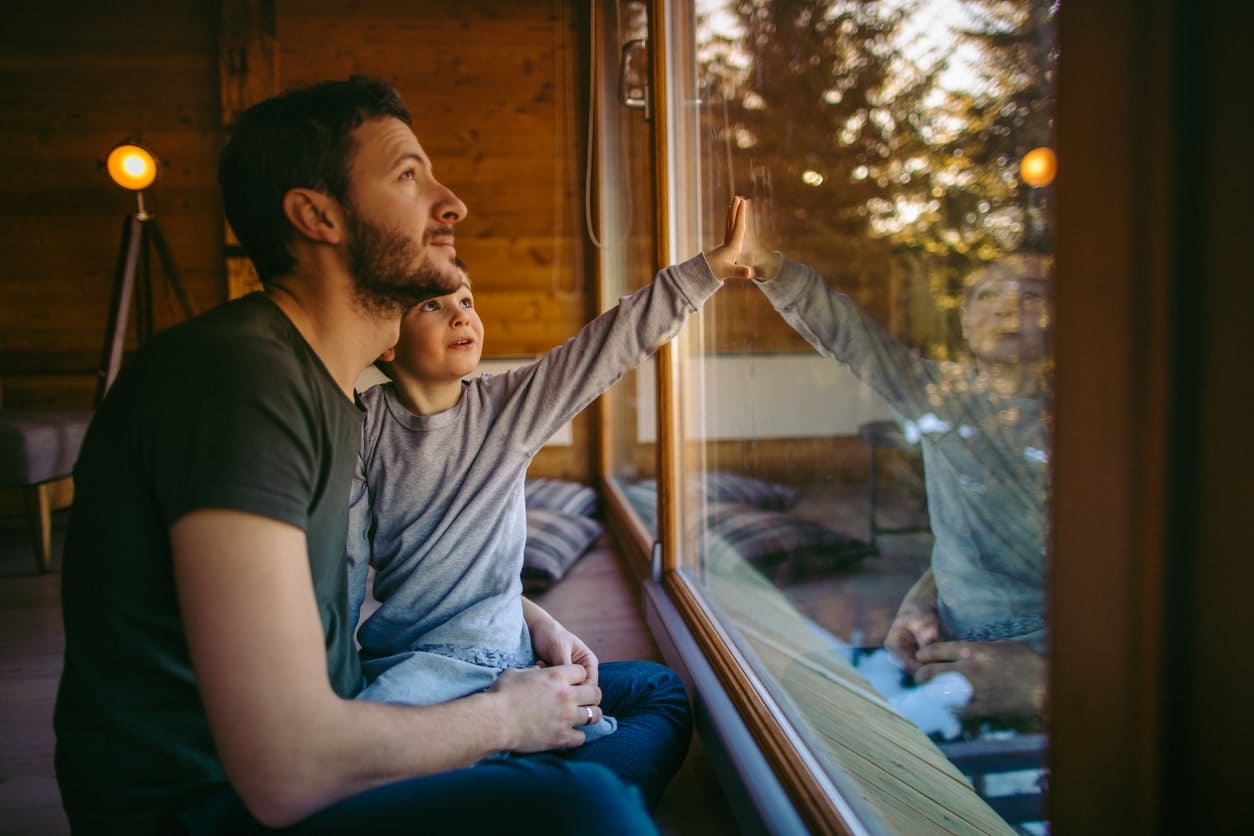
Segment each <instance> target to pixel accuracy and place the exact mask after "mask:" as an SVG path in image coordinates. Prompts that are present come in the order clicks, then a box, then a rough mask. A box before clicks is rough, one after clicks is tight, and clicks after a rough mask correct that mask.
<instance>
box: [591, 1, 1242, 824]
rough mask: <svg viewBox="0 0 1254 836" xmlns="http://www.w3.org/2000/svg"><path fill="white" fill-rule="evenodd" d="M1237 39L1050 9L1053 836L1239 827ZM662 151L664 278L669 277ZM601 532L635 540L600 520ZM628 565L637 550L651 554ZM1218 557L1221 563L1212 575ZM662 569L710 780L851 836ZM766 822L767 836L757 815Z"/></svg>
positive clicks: (1201, 25) (665, 488)
mask: <svg viewBox="0 0 1254 836" xmlns="http://www.w3.org/2000/svg"><path fill="white" fill-rule="evenodd" d="M654 12H655V13H654V14H653V15H652V24H651V25H653V26H654V32H653V36H654V41H653V43H654V44H662V43H664V42H665V35H666V32H665V31H664V29H665V27H664V26H663V25H662V24H663V23H664V21H662V20H660V18H661V14H660V13H658V10H657V8H656V6H655V8H654ZM1250 16H1251V13H1250V10H1249V7H1248V6H1243V7H1242V8H1241V9H1240V10H1233V9H1219V8H1216V7H1215V6H1214V5H1212V4H1208V3H1204V4H1202V5H1201V6H1196V5H1193V4H1185V3H1184V0H1155V2H1151V3H1142V2H1139V1H1138V0H1112V1H1111V2H1106V3H1097V4H1094V3H1083V2H1071V3H1068V2H1066V0H1064V2H1063V5H1062V8H1061V9H1060V12H1059V18H1058V33H1059V46H1060V53H1061V56H1062V57H1061V60H1060V70H1059V79H1058V107H1057V112H1056V117H1057V147H1058V152H1059V158H1060V160H1061V161H1062V164H1061V167H1060V172H1059V176H1058V181H1057V186H1056V203H1055V211H1056V212H1057V229H1058V230H1059V234H1058V236H1057V246H1056V248H1055V261H1056V266H1057V269H1056V274H1057V280H1056V291H1055V293H1056V298H1055V315H1056V318H1057V325H1056V331H1055V346H1054V356H1055V359H1056V368H1057V374H1056V380H1055V389H1054V391H1055V397H1056V403H1055V409H1054V416H1055V428H1054V431H1055V436H1054V460H1053V467H1054V474H1053V484H1054V492H1053V493H1054V500H1053V507H1052V508H1051V554H1053V555H1055V557H1054V558H1053V559H1052V561H1051V567H1050V577H1049V583H1050V602H1051V604H1050V605H1051V612H1052V616H1051V632H1052V636H1051V667H1050V674H1049V677H1050V693H1051V702H1050V748H1049V753H1048V763H1049V766H1050V769H1051V775H1050V790H1049V797H1048V808H1047V809H1048V818H1049V820H1050V822H1051V827H1052V828H1055V829H1056V830H1057V832H1089V831H1091V830H1092V829H1093V828H1094V827H1095V826H1100V827H1102V828H1103V830H1105V831H1106V832H1110V831H1111V830H1113V831H1116V832H1137V833H1150V834H1153V833H1166V832H1180V831H1181V830H1184V829H1190V828H1197V827H1199V823H1200V822H1212V823H1216V824H1217V825H1222V823H1223V822H1224V821H1228V822H1231V821H1232V820H1233V819H1232V818H1226V816H1231V815H1240V813H1239V812H1238V808H1237V805H1238V804H1239V799H1240V798H1241V797H1242V795H1241V792H1240V789H1239V788H1241V787H1244V782H1239V781H1234V780H1233V778H1234V777H1235V776H1236V775H1237V774H1239V769H1240V765H1241V764H1246V763H1247V755H1246V754H1245V753H1244V752H1243V745H1242V743H1241V737H1242V736H1241V735H1240V734H1231V733H1230V734H1226V735H1225V734H1223V733H1222V730H1223V728H1225V726H1224V724H1225V723H1227V724H1229V725H1228V726H1227V728H1232V727H1233V724H1236V723H1238V722H1240V720H1241V718H1242V717H1243V716H1244V712H1245V710H1246V709H1245V708H1244V700H1242V699H1241V698H1239V697H1238V696H1236V695H1238V694H1241V693H1246V694H1248V693H1249V691H1250V687H1249V683H1250V679H1251V674H1250V673H1249V666H1248V665H1244V664H1243V663H1239V662H1238V663H1235V664H1234V660H1232V659H1231V658H1226V657H1225V654H1224V652H1223V651H1222V649H1221V648H1222V643H1220V642H1218V640H1219V639H1220V638H1222V637H1223V636H1224V635H1225V634H1226V633H1228V634H1232V633H1236V634H1241V633H1240V630H1239V621H1240V613H1241V612H1242V611H1247V610H1248V601H1247V598H1248V592H1247V590H1249V589H1251V588H1254V581H1252V579H1251V577H1250V575H1251V570H1250V568H1249V566H1250V564H1251V563H1252V561H1249V560H1247V559H1244V557H1242V558H1241V559H1235V558H1234V557H1233V555H1234V554H1235V553H1240V554H1242V555H1247V554H1248V551H1249V550H1248V544H1247V543H1246V539H1245V535H1244V533H1241V534H1238V533H1237V531H1238V526H1239V523H1240V521H1241V519H1242V516H1243V513H1244V514H1248V510H1245V511H1244V512H1243V510H1242V509H1243V507H1244V506H1243V503H1242V502H1241V501H1240V497H1241V496H1248V488H1244V486H1245V484H1246V482H1247V481H1248V471H1247V470H1245V469H1244V468H1247V467H1248V466H1249V464H1250V453H1249V450H1250V442H1249V441H1248V440H1246V439H1247V438H1248V436H1249V433H1248V429H1246V430H1242V429H1241V428H1242V427H1244V423H1243V421H1242V416H1244V415H1245V413H1244V412H1243V410H1242V408H1241V407H1240V406H1239V405H1238V404H1237V401H1239V400H1240V399H1241V395H1242V393H1241V390H1242V389H1243V388H1245V387H1243V386H1242V382H1243V381H1247V380H1248V379H1249V378H1250V369H1249V367H1250V365H1251V364H1249V363H1248V361H1245V362H1243V363H1242V364H1241V368H1238V369H1236V370H1235V376H1234V375H1233V372H1232V370H1231V363H1229V364H1228V367H1226V368H1225V369H1224V371H1223V372H1222V375H1223V376H1222V377H1218V375H1219V374H1220V372H1219V371H1218V368H1219V363H1220V362H1221V358H1222V356H1223V354H1224V353H1225V352H1227V353H1229V356H1231V352H1234V351H1236V352H1240V351H1241V350H1242V347H1243V346H1245V343H1244V341H1243V339H1242V338H1243V337H1248V333H1246V330H1247V329H1244V328H1242V327H1241V326H1240V325H1238V324H1236V319H1237V316H1236V315H1235V314H1233V313H1231V312H1230V311H1231V308H1230V306H1232V305H1236V306H1241V307H1243V308H1244V309H1245V310H1246V311H1248V310H1249V309H1251V308H1254V299H1251V289H1250V288H1251V284H1254V283H1251V282H1249V281H1248V279H1247V278H1244V277H1245V276H1247V275H1248V266H1247V261H1248V256H1247V253H1246V252H1245V251H1246V249H1247V248H1246V247H1241V248H1239V249H1238V247H1237V246H1236V242H1237V241H1239V240H1242V238H1243V236H1247V235H1248V230H1243V229H1242V225H1241V224H1240V223H1239V222H1238V221H1237V220H1236V218H1237V217H1239V216H1240V209H1241V207H1243V206H1245V205H1246V204H1247V201H1248V199H1249V197H1248V196H1249V194H1250V193H1251V192H1254V189H1252V188H1250V182H1249V181H1250V176H1249V171H1250V168H1251V167H1250V166H1249V165H1248V163H1247V161H1246V159H1245V157H1246V156H1248V152H1247V151H1245V150H1244V149H1245V146H1246V145H1247V144H1248V137H1249V136H1250V131H1249V117H1250V111H1251V104H1250V101H1251V97H1250V96H1249V95H1248V89H1247V87H1246V83H1245V82H1243V81H1242V80H1241V78H1240V75H1241V74H1239V73H1237V72H1235V71H1234V69H1233V68H1243V67H1244V66H1245V65H1246V64H1248V63H1249V61H1250V59H1249V57H1248V48H1247V47H1245V46H1241V45H1238V44H1239V42H1240V41H1241V40H1242V38H1241V37H1240V36H1239V35H1238V34H1236V33H1240V32H1246V31H1249V28H1250V26H1249V23H1250ZM1242 22H1244V23H1245V24H1246V25H1241V24H1242ZM653 54H654V74H655V75H654V79H655V85H654V91H655V97H657V98H656V99H655V107H654V113H655V114H656V116H655V118H657V119H660V120H665V119H666V118H668V110H667V107H666V99H665V96H666V95H667V94H668V88H667V86H666V83H665V82H666V79H667V77H668V76H667V72H666V66H665V55H666V50H665V49H661V48H656V49H654V50H653ZM1225 61H1226V62H1227V63H1226V64H1225ZM1224 67H1226V68H1227V69H1226V71H1225V69H1223V68H1224ZM1242 119H1244V120H1245V121H1244V123H1243V127H1242V126H1241V124H1242V123H1241V120H1242ZM665 127H666V126H665V124H664V123H663V124H662V125H660V126H659V128H658V132H657V136H658V143H659V144H658V149H657V152H658V162H659V165H658V167H657V171H658V176H659V189H658V197H659V206H658V224H659V239H660V240H659V248H658V262H659V264H664V263H669V261H671V260H673V256H674V254H673V253H671V251H670V246H669V240H670V238H669V235H670V222H669V209H670V206H671V200H670V195H671V192H670V189H671V185H670V183H669V181H668V180H667V179H666V178H667V172H668V168H667V165H666V163H665V161H666V159H667V154H668V153H669V148H668V147H667V145H666V141H667V132H666V130H665ZM1246 214H1248V213H1246ZM1238 253H1239V254H1238ZM1238 356H1242V355H1239V354H1238ZM1244 356H1248V348H1245V355H1244ZM658 371H659V374H658V403H659V410H658V414H659V424H660V426H659V441H658V449H659V475H660V481H659V484H660V485H661V491H660V495H659V502H660V507H659V520H660V525H659V531H660V532H661V542H663V543H679V542H680V540H679V511H680V509H679V508H678V507H677V504H676V498H677V497H679V496H681V493H680V490H679V489H680V485H679V479H680V474H681V472H682V456H683V452H684V451H683V448H682V444H681V443H680V439H681V435H680V432H679V428H680V427H681V426H682V424H681V423H680V418H681V416H680V415H678V414H677V412H676V404H677V403H678V398H677V393H678V391H679V385H680V382H681V376H682V372H683V370H682V367H681V364H680V362H679V357H678V352H677V351H676V349H675V347H674V346H673V345H668V346H666V347H664V348H663V350H662V352H661V354H660V358H659V369H658ZM1216 378H1218V379H1216ZM1238 378H1239V379H1238ZM1208 384H1209V385H1208ZM1219 431H1223V433H1224V434H1223V435H1216V433H1218V432H1219ZM1227 457H1235V458H1236V460H1237V461H1239V462H1241V463H1242V464H1240V465H1233V464H1229V463H1228V461H1227ZM608 483H612V480H607V484H608ZM1243 488H1244V489H1243ZM620 512H628V513H627V516H628V517H630V516H631V515H630V508H629V506H628V505H627V504H626V503H625V502H619V503H612V504H611V507H610V513H611V514H612V515H617V514H618V513H620ZM637 533H638V534H639V532H637ZM638 542H639V545H640V546H645V547H647V546H648V545H650V544H649V543H648V535H647V533H646V534H645V535H644V536H643V537H639V538H638ZM1225 549H1228V550H1231V551H1230V552H1229V557H1230V559H1228V560H1223V559H1217V558H1215V557H1213V556H1212V555H1213V553H1215V552H1222V551H1223V550H1225ZM667 551H668V552H669V553H665V552H664V554H663V560H662V562H661V563H662V565H661V567H660V572H659V573H658V578H657V580H656V581H655V582H653V583H651V584H650V583H646V589H647V590H649V594H648V595H646V609H648V610H649V611H650V612H651V613H654V617H652V618H651V619H650V625H651V627H653V628H654V629H655V631H656V632H657V633H658V637H659V644H660V645H662V646H663V648H664V649H667V648H670V651H669V652H674V653H677V654H678V655H677V656H676V658H675V662H676V664H678V665H679V666H680V667H681V668H682V667H684V665H685V664H686V663H685V658H684V649H683V647H686V648H687V657H688V662H687V664H692V663H694V662H695V663H700V664H702V665H705V666H706V667H707V668H708V669H709V670H712V671H713V672H714V680H713V681H717V683H718V688H719V689H720V691H721V693H720V694H718V695H717V696H718V697H719V698H720V699H721V700H723V702H722V703H720V704H723V705H726V706H728V707H730V710H732V711H734V712H735V713H736V715H737V716H738V718H739V719H740V720H741V721H742V722H743V724H744V730H745V731H746V732H747V735H745V736H743V737H741V738H740V739H739V741H740V742H739V743H738V744H731V745H739V746H741V747H742V748H743V747H744V746H745V745H746V743H745V741H746V740H752V745H753V746H754V747H756V749H757V751H756V752H754V753H745V752H743V751H742V752H741V753H739V754H736V753H732V754H731V755H729V759H730V760H733V761H736V762H737V763H740V762H744V761H747V760H752V758H750V757H749V755H750V754H753V755H757V756H759V757H760V759H762V760H763V761H764V762H765V763H767V764H768V768H769V769H770V770H771V771H772V773H773V774H774V776H775V777H777V778H778V780H779V784H780V787H781V788H782V792H783V793H784V795H785V796H786V797H787V798H788V799H789V800H790V803H791V804H792V805H793V810H795V812H796V813H797V815H798V816H799V817H800V820H801V821H803V822H804V823H805V826H806V827H807V828H809V829H812V830H814V831H815V832H856V829H857V827H858V823H857V822H856V821H855V820H854V819H856V818H857V816H856V811H853V813H851V810H850V808H848V807H847V806H846V807H838V806H837V804H836V803H833V801H832V799H831V798H829V797H826V795H825V793H827V791H828V789H829V788H827V787H824V786H823V785H822V783H821V781H819V780H818V779H817V778H816V777H815V776H814V775H812V774H809V771H808V770H807V769H805V768H804V766H805V758H804V757H803V756H802V755H801V754H800V753H798V752H797V751H796V746H795V741H794V740H792V739H791V738H790V735H789V734H788V733H787V731H786V724H784V723H781V722H780V719H781V718H780V717H779V714H778V712H777V711H776V710H774V709H773V707H772V705H771V704H770V702H769V700H767V699H764V695H763V693H762V691H761V689H759V688H757V687H756V685H755V682H754V678H753V675H752V674H751V672H748V671H747V670H746V669H745V668H744V666H743V664H742V663H741V660H740V659H739V658H738V654H737V652H736V650H735V648H734V647H733V646H732V645H731V644H730V642H728V641H727V637H726V635H725V634H724V633H723V631H722V630H721V628H719V627H718V625H717V624H716V623H715V622H714V621H713V619H711V618H710V617H709V613H708V611H707V608H706V607H705V606H704V604H703V602H702V601H701V598H700V594H699V592H698V591H696V590H694V589H693V588H692V587H691V586H690V585H689V584H688V583H687V582H686V581H685V579H684V578H683V576H682V575H681V574H680V573H679V572H677V571H676V563H677V554H675V553H674V552H675V550H674V549H670V550H667ZM642 559H643V560H645V561H647V560H648V555H643V556H642ZM1217 605H1226V606H1217ZM662 609H669V610H670V611H671V613H672V615H671V617H670V618H669V619H667V618H663V617H661V616H657V615H656V613H657V612H658V611H659V610H662ZM675 614H677V616H678V617H675ZM680 633H682V635H679V634H680ZM679 646H683V647H680V649H679V650H675V648H676V647H679ZM694 652H695V653H697V654H699V657H700V658H698V659H693V658H692V654H693V653H694ZM668 658H670V655H669V653H668ZM705 681H706V685H705V687H706V688H707V689H708V688H709V687H710V685H709V682H710V681H711V680H710V678H709V677H708V676H707V677H706V680H705ZM1225 695H1232V696H1225ZM724 698H725V699H724ZM696 699H697V702H698V705H699V707H700V706H701V705H704V704H706V703H709V702H711V699H710V696H709V695H708V694H705V695H702V694H700V693H699V694H697V695H696ZM1203 707H1205V708H1206V710H1203ZM699 719H700V712H699ZM714 725H717V724H714ZM698 726H699V728H700V727H701V723H700V722H699V724H698ZM1246 771H1248V768H1247V770H1246ZM1203 776H1204V777H1203ZM742 778H743V776H742ZM1228 790H1234V791H1232V792H1229V791H1228ZM738 800H739V799H738ZM764 821H765V827H766V828H767V829H774V826H773V824H772V821H771V820H770V814H769V812H768V813H767V814H766V819H765V820H764ZM779 823H780V822H776V824H779ZM1095 823H1101V824H1100V825H1095ZM785 827H786V825H785ZM1195 832H1201V831H1200V830H1195Z"/></svg>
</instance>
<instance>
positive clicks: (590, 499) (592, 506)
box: [525, 479, 597, 517]
mask: <svg viewBox="0 0 1254 836" xmlns="http://www.w3.org/2000/svg"><path fill="white" fill-rule="evenodd" d="M525 490H526V493H527V500H526V501H527V507H528V508H539V509H542V510H545V511H561V512H562V513H563V514H577V515H580V516H584V517H590V516H592V515H593V514H595V513H596V510H597V493H596V491H594V490H593V489H592V488H590V487H588V486H587V485H581V484H579V483H578V482H568V481H566V480H564V479H528V480H527V481H526V484H525Z"/></svg>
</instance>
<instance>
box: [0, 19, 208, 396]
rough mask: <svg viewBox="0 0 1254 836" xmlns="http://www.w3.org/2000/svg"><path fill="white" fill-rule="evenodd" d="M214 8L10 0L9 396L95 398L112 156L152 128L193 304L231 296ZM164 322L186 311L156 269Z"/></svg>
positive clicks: (3, 99)
mask: <svg viewBox="0 0 1254 836" xmlns="http://www.w3.org/2000/svg"><path fill="white" fill-rule="evenodd" d="M217 17H218V13H217V4H216V3H213V2H210V1H209V0H186V2H180V3H146V2H142V1H141V0H118V2H111V3H107V4H106V3H91V2H86V0H79V1H78V2H62V3H57V4H55V6H49V5H48V4H46V3H36V2H28V0H22V2H15V3H8V4H6V5H5V10H4V15H3V25H0V251H2V252H3V253H4V257H3V259H0V378H2V379H3V394H4V399H5V403H6V404H9V405H33V404H41V405H42V404H48V405H65V406H90V404H91V401H92V398H93V395H94V391H95V372H96V369H97V367H98V365H99V362H100V352H101V347H102V345H103V341H104V332H105V323H106V320H107V318H108V310H109V296H110V291H111V288H112V285H113V274H114V268H115V262H116V259H117V253H118V245H119V240H120V234H121V225H122V220H123V219H124V218H125V217H126V216H127V215H128V214H129V213H130V212H133V211H134V209H135V198H134V197H133V196H132V194H131V193H129V192H126V191H123V190H122V189H120V188H118V187H117V186H115V185H114V184H113V183H112V182H111V181H110V180H109V178H108V176H107V175H106V174H105V172H104V169H103V165H102V162H103V160H104V158H105V157H106V156H107V154H108V152H109V150H110V149H111V148H112V147H113V146H114V145H115V144H117V143H118V142H119V141H121V140H122V139H124V138H126V137H129V136H134V135H136V134H142V139H143V141H144V142H145V143H146V144H149V145H150V146H151V147H152V148H153V150H154V151H156V153H157V156H158V158H159V160H160V161H161V162H162V163H163V165H162V170H161V174H160V176H159V178H158V181H157V183H156V184H155V185H154V186H153V187H152V188H151V189H150V190H149V194H148V201H147V202H148V208H149V209H150V211H152V212H154V213H155V214H156V215H157V217H158V219H159V222H160V223H161V227H162V229H163V230H164V232H165V234H166V237H167V238H168V240H169V242H170V246H171V248H172V249H173V251H174V254H175V258H176V260H177V261H178V266H179V269H180V272H181V274H182V279H183V284H184V285H185V286H186V288H187V290H188V292H189V294H190V295H191V297H192V300H193V302H194V304H195V305H196V306H197V307H198V308H199V309H201V310H203V309H205V308H208V307H210V306H212V305H214V304H217V303H218V302H220V301H221V300H222V299H223V298H224V293H223V281H222V275H223V271H222V220H221V213H222V210H221V201H220V199H219V196H218V190H217V160H218V149H219V147H220V146H221V143H222V137H221V129H220V125H221V115H220V111H219V106H218V53H217ZM154 275H155V277H156V288H157V290H156V294H155V296H156V300H155V304H154V317H155V320H156V324H157V327H158V328H160V327H162V326H164V325H168V324H169V323H170V322H172V321H175V320H176V319H177V318H179V316H180V314H179V313H178V311H179V308H178V306H177V304H176V303H175V301H174V299H173V297H172V296H171V297H167V295H166V293H165V285H164V284H163V281H162V274H161V272H160V270H159V269H154Z"/></svg>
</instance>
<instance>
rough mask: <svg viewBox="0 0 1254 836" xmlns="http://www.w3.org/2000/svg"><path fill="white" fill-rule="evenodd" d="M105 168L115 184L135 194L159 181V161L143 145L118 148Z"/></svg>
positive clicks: (123, 145)
mask: <svg viewBox="0 0 1254 836" xmlns="http://www.w3.org/2000/svg"><path fill="white" fill-rule="evenodd" d="M105 168H106V169H107V170H108V172H109V176H110V177H111V178H113V182H114V183H117V184H118V185H119V186H121V187H122V188H124V189H130V190H131V191H134V192H137V191H140V190H141V189H146V188H148V187H149V186H151V185H152V181H153V180H156V179H157V161H156V159H155V158H154V157H153V156H152V153H151V152H149V151H148V149H147V148H144V147H143V146H141V145H130V144H126V143H123V144H122V145H119V146H117V147H116V148H114V149H113V150H112V151H110V152H109V158H108V159H107V160H105Z"/></svg>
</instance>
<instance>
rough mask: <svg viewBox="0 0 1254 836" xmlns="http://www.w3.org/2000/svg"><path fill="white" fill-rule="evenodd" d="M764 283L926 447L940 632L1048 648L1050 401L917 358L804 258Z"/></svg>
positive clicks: (775, 301) (822, 349) (817, 344)
mask: <svg viewBox="0 0 1254 836" xmlns="http://www.w3.org/2000/svg"><path fill="white" fill-rule="evenodd" d="M758 286H759V288H760V289H761V290H762V292H763V293H764V294H766V296H767V298H768V299H770V301H771V304H772V305H773V306H774V307H775V309H776V310H777V311H779V313H780V314H781V315H782V316H783V317H784V319H785V320H787V322H788V324H789V325H791V326H792V327H793V328H794V329H795V330H796V331H797V332H798V333H799V334H801V336H803V337H805V339H806V340H807V341H808V342H809V343H810V344H811V345H812V346H813V347H814V348H815V350H817V351H818V352H819V353H820V354H822V355H824V356H826V357H830V358H832V359H834V360H837V361H839V362H841V363H844V364H845V365H846V366H848V367H849V369H850V370H851V371H852V372H853V373H854V374H855V375H856V376H857V377H858V379H860V380H861V381H863V382H864V383H866V384H867V385H869V386H870V387H871V388H872V389H874V390H875V391H876V392H878V393H879V394H880V395H881V396H882V397H883V398H884V399H885V400H886V401H887V402H888V404H889V406H891V407H892V408H893V409H894V411H895V412H897V414H898V415H899V416H900V417H901V419H903V421H904V422H905V425H906V432H907V435H908V436H913V437H916V438H918V440H919V441H920V442H921V446H922V448H923V461H924V469H925V480H926V487H927V498H928V507H929V514H930V517H931V525H932V533H933V534H934V535H935V538H936V539H935V542H934V544H933V547H932V573H933V576H934V577H935V580H936V587H937V607H938V610H939V615H940V619H941V629H942V633H943V634H944V635H945V636H946V637H949V638H958V639H968V640H995V639H1005V638H1014V639H1016V640H1019V641H1023V642H1025V643H1027V644H1029V645H1031V646H1033V647H1035V648H1036V649H1037V650H1040V649H1042V647H1043V644H1044V637H1045V577H1044V575H1045V530H1046V529H1045V514H1046V492H1047V490H1048V476H1049V474H1048V469H1049V463H1048V462H1049V454H1048V449H1049V448H1048V436H1047V433H1046V428H1045V425H1044V421H1043V417H1044V416H1043V410H1044V402H1043V398H1042V397H1040V396H1033V397H1020V396H1006V395H1002V394H999V393H997V392H995V391H993V389H992V387H991V386H990V385H989V381H988V380H987V379H986V378H984V377H983V376H982V375H981V374H980V373H979V371H978V370H977V369H976V368H974V367H972V366H970V365H966V364H962V363H954V362H944V363H938V362H934V361H931V360H926V359H924V358H922V357H920V356H918V355H917V354H915V353H913V352H912V351H910V349H908V348H907V347H906V346H904V345H902V344H901V343H899V342H897V341H896V340H894V339H893V338H892V337H890V336H889V335H888V334H887V333H885V332H884V331H883V330H881V329H880V328H879V326H878V325H876V324H875V323H874V322H873V321H872V320H871V319H870V318H869V317H867V316H866V315H865V314H863V313H862V311H860V310H859V309H858V307H857V306H856V305H855V304H854V303H853V301H852V300H851V299H849V297H847V296H845V295H844V294H842V293H838V292H836V291H833V290H831V289H830V288H828V287H827V285H826V284H825V283H824V282H823V280H822V278H821V277H820V276H819V275H818V273H816V272H815V271H814V270H813V269H811V268H810V267H807V266H805V265H803V264H798V263H796V262H794V261H790V260H788V259H784V261H783V264H782V266H781V268H780V272H779V275H778V276H777V277H776V278H775V279H773V280H771V281H768V282H758Z"/></svg>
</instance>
